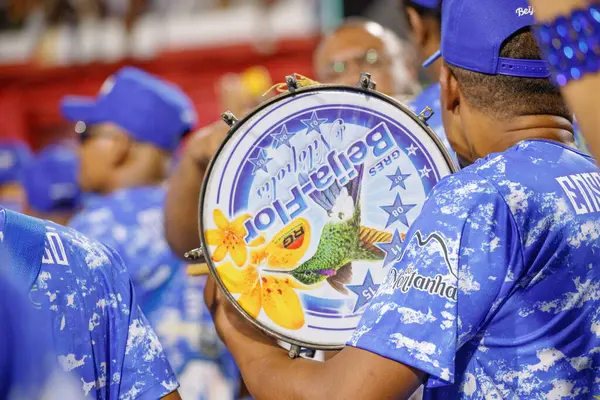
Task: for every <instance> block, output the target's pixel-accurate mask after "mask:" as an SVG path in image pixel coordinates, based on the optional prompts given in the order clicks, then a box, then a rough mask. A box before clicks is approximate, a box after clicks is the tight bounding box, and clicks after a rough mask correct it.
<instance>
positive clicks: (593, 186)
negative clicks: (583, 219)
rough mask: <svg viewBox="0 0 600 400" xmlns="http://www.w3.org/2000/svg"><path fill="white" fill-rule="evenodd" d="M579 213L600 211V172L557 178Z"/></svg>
mask: <svg viewBox="0 0 600 400" xmlns="http://www.w3.org/2000/svg"><path fill="white" fill-rule="evenodd" d="M556 181H557V182H558V184H559V185H560V186H561V188H562V189H563V191H564V192H565V194H566V195H567V198H568V199H569V201H570V202H571V205H572V206H573V209H574V210H575V212H576V213H577V215H584V214H590V213H595V212H600V173H598V172H589V173H583V174H573V175H567V176H561V177H559V178H556Z"/></svg>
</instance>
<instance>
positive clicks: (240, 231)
mask: <svg viewBox="0 0 600 400" xmlns="http://www.w3.org/2000/svg"><path fill="white" fill-rule="evenodd" d="M249 217H250V214H243V215H240V216H239V217H237V218H236V219H234V220H233V221H231V222H229V221H228V220H227V217H225V215H224V214H223V212H222V211H221V210H219V209H215V210H214V211H213V219H214V220H215V224H216V225H217V229H209V230H207V231H205V232H204V234H205V238H206V242H207V243H208V244H209V245H210V246H217V248H216V250H215V251H214V252H213V254H212V260H213V261H214V262H221V261H223V260H224V259H225V257H226V256H227V254H230V255H231V258H232V259H233V262H234V263H235V264H236V265H237V266H239V267H241V266H242V265H244V264H245V263H246V260H247V259H248V247H255V246H260V245H261V244H263V243H264V241H265V239H264V238H263V237H259V238H257V239H255V240H254V241H252V242H251V243H249V244H248V245H246V243H245V242H244V237H245V236H246V228H245V227H244V221H246V220H247V219H248V218H249Z"/></svg>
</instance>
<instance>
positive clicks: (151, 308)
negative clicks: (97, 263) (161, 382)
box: [70, 186, 240, 399]
mask: <svg viewBox="0 0 600 400" xmlns="http://www.w3.org/2000/svg"><path fill="white" fill-rule="evenodd" d="M165 196H166V192H165V190H164V188H162V187H159V186H156V187H139V188H132V189H124V190H120V191H118V192H115V193H113V194H111V195H108V196H94V197H93V198H89V199H88V202H87V204H86V207H85V208H84V210H83V211H82V212H81V213H79V214H78V215H77V216H75V218H73V219H72V220H71V222H70V226H71V227H72V228H74V229H77V230H78V231H80V232H82V233H84V234H85V235H87V236H89V237H91V238H94V239H96V240H98V241H100V242H102V243H104V244H106V245H108V246H110V247H111V248H114V249H116V250H117V252H118V253H119V254H120V255H121V256H122V257H123V259H124V261H125V265H126V266H127V268H128V270H129V273H130V274H131V277H132V281H133V285H134V287H135V291H136V295H137V298H138V300H139V303H140V305H141V307H142V310H143V311H144V314H145V315H146V316H147V317H148V320H149V321H150V324H151V325H152V326H153V327H154V329H155V331H156V333H157V334H158V336H159V339H160V341H161V343H162V344H163V346H164V348H165V353H166V354H167V357H168V359H169V361H170V362H171V365H172V366H173V369H174V370H175V372H176V374H177V377H178V379H179V382H180V384H181V387H180V390H179V391H180V393H181V395H182V397H184V398H186V399H187V398H189V399H232V398H234V397H235V394H236V393H237V391H238V388H239V384H240V374H239V371H238V369H237V366H236V364H235V362H234V360H233V357H232V356H231V354H230V353H229V352H228V351H227V349H226V348H225V346H224V345H223V344H222V343H221V342H220V341H219V339H218V336H217V333H216V330H215V327H214V324H213V323H212V319H211V316H210V312H209V310H208V309H206V307H205V306H204V300H203V291H204V285H205V283H206V279H205V278H204V277H190V276H188V275H187V272H186V264H185V263H184V262H183V261H182V260H180V259H179V258H177V257H176V256H175V254H173V253H172V252H171V250H170V248H169V246H168V244H167V242H166V239H165V235H164V231H163V224H164V202H165ZM195 217H196V216H190V218H195Z"/></svg>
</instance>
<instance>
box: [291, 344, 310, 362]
mask: <svg viewBox="0 0 600 400" xmlns="http://www.w3.org/2000/svg"><path fill="white" fill-rule="evenodd" d="M300 354H304V355H305V356H306V357H308V358H314V357H315V351H314V350H313V349H304V348H302V347H300V346H297V345H295V344H293V345H292V346H291V347H290V350H289V351H288V357H289V358H291V359H292V360H293V359H294V358H297V357H298V356H300Z"/></svg>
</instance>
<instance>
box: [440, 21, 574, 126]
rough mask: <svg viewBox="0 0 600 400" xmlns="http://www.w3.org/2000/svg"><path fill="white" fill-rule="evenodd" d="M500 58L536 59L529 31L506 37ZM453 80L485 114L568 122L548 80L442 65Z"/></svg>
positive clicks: (562, 103)
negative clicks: (555, 118) (556, 118)
mask: <svg viewBox="0 0 600 400" xmlns="http://www.w3.org/2000/svg"><path fill="white" fill-rule="evenodd" d="M500 57H506V58H516V59H526V60H540V59H541V58H542V57H541V52H540V49H539V47H538V45H537V42H536V40H535V37H534V36H533V33H532V32H531V29H530V28H524V29H523V30H521V31H518V32H516V33H515V34H514V35H512V36H511V37H509V38H508V39H507V40H506V41H505V42H504V44H503V45H502V47H501V50H500ZM446 65H448V67H449V68H450V70H451V71H452V74H453V75H454V76H455V77H456V79H457V81H458V85H459V87H460V90H461V92H462V93H463V95H464V96H465V100H466V101H467V102H468V103H469V104H471V105H472V106H474V107H476V108H478V109H480V110H481V111H482V112H485V113H486V114H488V115H491V116H494V117H496V118H499V119H506V118H511V117H517V116H525V115H557V116H561V117H564V118H567V119H568V120H570V121H572V120H573V117H572V114H571V112H570V111H569V109H568V107H567V105H566V103H565V101H564V100H563V98H562V96H561V94H560V91H559V90H558V89H557V88H556V87H555V86H554V85H553V84H552V82H550V79H535V78H521V77H513V76H506V75H488V74H483V73H479V72H473V71H469V70H465V69H462V68H459V67H456V66H453V65H450V64H448V63H447V64H446Z"/></svg>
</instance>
